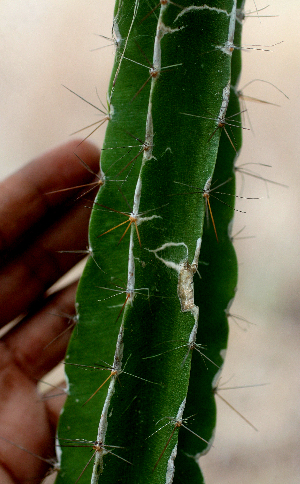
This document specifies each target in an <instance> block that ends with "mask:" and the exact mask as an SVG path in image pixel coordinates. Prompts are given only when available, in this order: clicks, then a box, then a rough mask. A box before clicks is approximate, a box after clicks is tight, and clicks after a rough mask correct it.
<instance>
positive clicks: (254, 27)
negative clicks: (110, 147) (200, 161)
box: [0, 0, 300, 484]
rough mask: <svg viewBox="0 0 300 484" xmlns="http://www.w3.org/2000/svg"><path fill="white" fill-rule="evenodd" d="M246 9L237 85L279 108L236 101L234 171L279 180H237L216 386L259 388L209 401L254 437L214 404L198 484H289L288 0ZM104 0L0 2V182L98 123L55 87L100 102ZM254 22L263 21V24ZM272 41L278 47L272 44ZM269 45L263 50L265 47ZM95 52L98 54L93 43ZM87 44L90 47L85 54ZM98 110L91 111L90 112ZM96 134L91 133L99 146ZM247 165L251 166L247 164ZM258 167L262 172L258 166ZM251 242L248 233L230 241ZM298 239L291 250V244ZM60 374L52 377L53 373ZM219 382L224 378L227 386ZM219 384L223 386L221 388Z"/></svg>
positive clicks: (292, 53) (295, 366)
mask: <svg viewBox="0 0 300 484" xmlns="http://www.w3.org/2000/svg"><path fill="white" fill-rule="evenodd" d="M269 3H270V5H269V6H268V7H267V5H268V4H267V3H266V2H265V0H256V6H257V8H258V9H263V8H264V7H267V8H265V9H264V10H262V11H261V12H260V15H261V17H260V18H258V17H257V14H256V13H255V4H254V1H253V0H248V1H247V3H246V11H247V12H254V13H249V17H247V18H246V20H245V25H244V34H243V45H244V46H249V47H251V46H253V44H255V45H257V46H258V49H266V50H255V49H245V50H243V74H242V78H241V82H240V87H241V88H243V86H244V85H245V84H246V83H248V82H249V81H251V80H253V79H257V78H259V79H262V80H266V81H269V82H271V83H273V84H275V85H276V86H277V87H278V88H279V89H281V90H282V91H284V93H285V94H286V95H287V96H289V100H287V99H286V98H285V97H284V96H283V95H282V94H281V93H280V92H278V91H277V90H276V89H275V88H274V87H272V86H271V85H268V84H266V83H263V82H253V83H252V84H250V85H249V86H247V87H245V90H244V91H243V92H244V95H247V96H252V97H256V98H259V99H262V100H265V101H269V102H271V103H275V104H279V105H280V107H276V106H272V105H268V104H262V103H254V102H251V101H247V100H246V101H245V102H246V107H247V110H248V111H247V116H246V117H245V120H244V123H245V126H247V127H249V119H248V116H249V118H250V122H251V126H252V130H251V131H244V145H243V150H242V153H241V155H240V157H239V160H238V165H244V164H247V165H245V166H244V169H251V170H253V171H254V172H255V173H258V174H259V175H260V176H263V177H266V178H269V179H271V180H274V181H276V182H277V183H282V184H285V185H288V188H284V187H281V186H279V185H276V184H271V183H268V184H267V185H266V184H265V183H264V182H263V181H261V180H259V179H256V178H254V177H250V176H245V177H244V178H243V177H242V176H241V174H238V175H237V179H238V183H239V185H238V193H241V194H243V195H244V196H246V197H262V198H261V199H260V200H259V201H256V200H254V201H251V200H248V201H246V202H243V201H242V200H237V203H236V207H237V209H240V210H246V211H247V215H244V214H241V213H238V212H237V213H236V221H235V228H234V230H233V233H236V232H238V231H239V230H241V229H242V228H243V227H244V226H245V225H246V227H245V228H244V230H243V232H242V233H240V234H239V235H238V236H237V239H236V240H235V247H236V250H237V253H238V259H239V263H240V268H239V285H238V292H237V296H236V300H235V303H234V306H233V307H232V313H233V314H236V315H238V316H241V317H243V318H246V319H247V320H249V321H250V322H251V323H252V324H247V323H245V322H243V321H241V320H237V319H236V320H235V321H234V320H233V319H232V318H231V320H230V330H231V331H230V341H229V349H228V352H227V359H226V364H225V367H224V371H223V374H222V380H221V383H220V384H221V385H222V384H224V387H226V386H230V387H232V386H244V385H260V384H263V383H267V384H268V385H266V386H254V387H250V388H241V389H236V390H227V391H226V392H225V391H223V392H222V393H221V390H220V394H221V396H223V397H224V398H226V399H227V400H228V401H229V402H230V404H231V405H233V406H234V407H236V409H237V410H238V411H239V412H241V413H242V414H243V415H244V416H245V417H246V418H247V419H249V420H250V421H251V422H252V424H253V425H255V426H256V427H257V428H258V432H255V431H254V430H253V429H252V428H251V427H250V426H249V425H247V424H246V423H245V422H244V421H243V420H242V419H241V418H240V417H239V416H238V415H237V414H235V413H234V412H233V411H232V410H231V409H230V408H229V407H228V406H227V405H226V404H225V403H224V402H223V401H221V400H220V399H217V400H218V401H217V404H218V425H217V429H216V438H215V442H214V447H213V448H212V449H211V450H210V452H209V453H208V454H207V456H205V457H202V458H201V461H202V467H203V470H204V474H205V478H206V484H229V483H230V484H238V483H239V484H240V483H241V482H242V483H243V484H271V483H272V484H282V483H283V482H284V483H285V484H296V483H299V482H300V443H299V430H300V379H299V376H300V373H299V367H300V352H299V347H300V324H299V309H300V299H299V283H300V281H299V279H300V275H299V269H300V260H299V245H300V242H299V234H300V217H299V212H298V210H299V207H300V205H299V195H300V187H299V185H300V170H299V168H298V163H299V155H298V153H299V151H300V136H299V115H298V113H299V111H300V87H299V78H300V76H299V74H300V72H299V71H300V61H299V40H300V38H299V15H300V4H299V0H289V2H282V1H281V0H270V2H269ZM113 6H114V0H102V1H98V0H97V1H96V0H88V1H85V2H82V1H80V2H79V1H76V0H72V1H71V0H64V1H57V0H47V1H42V2H41V1H38V0H25V1H23V2H20V1H17V0H9V1H8V0H2V2H1V3H0V25H1V27H0V39H1V40H0V57H1V62H0V84H1V98H0V119H1V121H0V122H1V130H0V150H1V162H0V177H1V178H4V177H5V176H7V175H8V174H9V173H12V172H13V171H15V170H16V169H18V168H19V167H20V166H22V165H23V164H24V163H26V162H27V161H29V160H31V159H32V158H33V157H35V156H37V155H38V154H40V153H41V152H42V151H44V150H47V149H49V148H51V147H53V146H55V145H57V144H58V143H61V142H63V141H65V140H67V139H68V137H69V135H70V133H72V132H74V131H76V130H78V129H80V128H82V127H84V126H87V125H89V124H91V123H93V122H95V121H97V116H98V114H99V113H98V112H97V111H96V110H95V109H93V108H92V107H91V106H89V105H87V104H86V103H84V102H83V101H81V100H80V99H78V98H76V96H74V95H73V94H71V93H70V92H68V91H67V90H66V89H64V88H63V87H62V84H64V85H66V86H67V87H68V88H70V89H72V90H73V91H75V92H76V93H78V94H80V95H81V96H82V97H84V98H85V99H87V100H89V101H90V102H92V103H93V104H96V105H97V106H100V103H99V100H98V98H97V94H96V89H97V91H98V94H99V97H100V98H101V100H102V101H103V102H104V103H105V96H106V89H107V85H108V80H109V76H110V70H111V66H112V62H113V56H114V47H113V46H108V47H105V46H107V45H108V44H110V42H109V41H107V40H105V39H103V38H102V37H100V36H99V35H104V36H106V37H111V25H112V12H113ZM264 16H268V17H267V18H266V17H264ZM281 41H283V42H282V43H280V42H281ZM273 44H278V45H274V46H273V47H267V46H271V45H273ZM100 47H102V48H100ZM96 49H97V50H96ZM100 107H101V106H100ZM103 134H104V130H103V129H99V130H98V131H96V133H95V134H94V135H93V136H92V140H93V141H94V143H96V144H98V145H99V146H101V143H102V139H103ZM248 163H251V164H252V165H248ZM256 163H262V164H267V165H271V167H268V168H267V167H263V166H260V165H255V164H256ZM248 236H251V237H252V236H254V238H243V239H241V238H239V237H248ZM298 244H299V245H298ZM56 378H58V379H59V378H60V376H58V377H56ZM229 380H230V381H229ZM226 382H228V383H226Z"/></svg>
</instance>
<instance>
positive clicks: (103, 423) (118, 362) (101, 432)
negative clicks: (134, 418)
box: [91, 324, 124, 484]
mask: <svg viewBox="0 0 300 484" xmlns="http://www.w3.org/2000/svg"><path fill="white" fill-rule="evenodd" d="M123 337H124V326H123V324H121V327H120V331H119V334H118V340H117V345H116V351H115V355H114V363H113V368H114V374H113V375H112V377H111V380H110V384H109V387H108V392H107V396H106V399H105V402H104V406H103V409H102V413H101V418H100V422H99V427H98V434H97V442H101V443H102V445H103V446H104V445H105V436H106V431H107V425H108V421H107V418H108V412H109V407H110V403H111V399H112V397H113V394H114V393H115V385H116V380H117V377H118V374H119V373H120V372H121V367H122V359H123V349H124V343H123ZM104 455H105V453H104V452H96V454H95V460H94V465H93V473H92V478H91V484H98V479H99V476H100V474H101V473H102V472H103V456H104Z"/></svg>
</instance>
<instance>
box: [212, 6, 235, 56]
mask: <svg viewBox="0 0 300 484" xmlns="http://www.w3.org/2000/svg"><path fill="white" fill-rule="evenodd" d="M236 3H237V0H233V5H232V10H231V13H230V16H229V17H230V21H229V29H228V38H227V41H226V42H225V44H224V45H219V46H216V49H220V50H221V51H222V52H224V54H227V55H229V56H232V52H233V51H234V44H233V39H234V32H235V22H236V11H237V9H236V7H237V5H236Z"/></svg>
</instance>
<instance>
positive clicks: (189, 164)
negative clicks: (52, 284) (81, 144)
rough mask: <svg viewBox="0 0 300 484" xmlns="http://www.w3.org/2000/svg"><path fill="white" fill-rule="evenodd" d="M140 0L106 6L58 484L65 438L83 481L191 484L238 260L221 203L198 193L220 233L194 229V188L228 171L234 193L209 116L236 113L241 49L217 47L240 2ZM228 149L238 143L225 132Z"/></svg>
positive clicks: (209, 427) (208, 419) (75, 474)
mask: <svg viewBox="0 0 300 484" xmlns="http://www.w3.org/2000/svg"><path fill="white" fill-rule="evenodd" d="M149 3H150V2H146V1H138V0H135V2H134V1H132V0H123V1H122V0H120V1H119V2H117V5H116V8H115V20H114V31H115V35H116V38H117V41H118V42H117V44H118V48H117V54H116V61H115V66H114V70H113V73H112V77H111V83H110V87H109V98H108V99H109V101H108V105H109V115H110V120H109V122H108V127H107V131H106V138H105V143H104V150H103V152H102V157H101V169H102V175H103V182H104V184H103V186H102V187H101V189H100V191H99V194H98V196H97V200H96V203H95V205H94V209H93V212H92V216H91V221H90V232H89V237H90V248H89V251H90V258H89V260H88V262H87V265H86V268H85V270H84V273H83V275H82V278H81V281H80V284H79V288H78V293H77V311H78V325H77V328H76V329H75V331H74V334H73V336H72V340H71V343H70V345H69V348H68V352H67V356H66V363H70V364H67V365H66V374H67V381H68V383H69V397H68V399H67V402H66V405H65V408H64V411H63V414H62V416H61V419H60V424H59V431H58V438H59V443H60V445H61V450H62V459H61V470H60V472H59V474H58V477H57V481H56V482H57V484H60V483H65V484H71V483H75V482H76V480H77V479H78V478H79V476H80V475H81V473H82V471H83V469H84V467H85V466H86V464H87V462H88V461H89V459H90V457H91V450H90V448H86V449H85V448H83V447H80V448H78V449H75V448H74V447H71V446H70V445H73V446H77V445H80V442H79V441H77V442H76V441H75V442H74V443H71V444H70V441H68V440H66V439H80V440H82V441H85V440H86V441H96V440H97V442H98V443H99V446H98V447H95V448H94V452H95V461H94V458H93V459H92V461H94V462H93V463H92V462H91V463H90V464H89V466H88V467H87V468H86V469H85V471H84V472H83V474H82V475H81V477H80V483H82V484H85V483H89V482H92V483H93V484H96V483H98V482H101V483H109V484H114V483H119V482H122V483H124V484H125V483H127V482H128V483H135V484H138V483H143V484H146V483H150V482H151V484H163V483H168V484H169V483H171V482H175V483H178V484H179V483H181V482H187V479H191V480H192V482H193V483H199V484H200V483H202V482H203V477H202V475H201V471H200V468H199V466H198V463H197V462H196V457H198V456H200V454H201V453H202V452H205V451H206V450H208V448H209V446H210V442H211V440H212V437H213V432H214V428H215V423H216V422H215V421H216V407H215V400H214V395H213V387H214V385H215V382H216V375H217V374H219V369H220V367H221V366H222V364H223V356H224V350H225V349H226V345H227V336H228V323H227V317H226V310H227V307H228V306H229V303H230V301H231V300H232V299H233V297H234V293H235V287H236V283H237V262H236V257H235V252H234V249H233V246H232V243H231V240H230V233H229V227H230V224H231V221H232V218H233V208H231V207H229V206H227V205H224V204H223V203H220V202H218V201H217V200H213V199H212V198H210V203H211V206H212V211H213V216H214V220H215V223H216V227H217V235H218V241H219V242H218V241H217V239H216V234H215V232H214V229H213V225H212V224H211V223H210V225H209V227H207V225H206V223H205V202H206V200H205V199H204V197H203V191H204V190H207V189H209V185H210V182H211V179H212V178H213V176H214V179H215V180H218V181H217V184H219V183H221V182H223V181H226V180H228V178H231V180H230V182H228V183H227V184H226V185H224V186H222V191H224V192H225V191H228V193H234V185H235V183H234V174H233V163H234V159H235V157H236V152H235V151H234V149H233V147H232V146H231V144H230V142H229V140H228V137H227V136H226V133H225V132H224V130H223V129H216V128H217V124H218V122H217V121H216V120H219V122H221V121H222V119H223V117H224V116H225V115H226V111H227V108H228V111H227V114H228V115H230V114H234V113H236V112H239V107H238V98H237V96H236V94H235V90H234V86H235V85H236V83H237V80H238V73H239V68H240V52H239V51H234V52H233V55H232V50H233V49H231V47H232V42H233V35H234V31H235V24H236V25H237V26H238V29H237V31H236V37H235V42H236V43H237V42H238V41H239V38H240V24H239V22H236V9H237V8H241V7H243V5H242V2H241V1H240V2H238V5H237V4H236V0H214V1H210V2H207V3H206V4H205V5H204V4H200V3H198V2H195V3H194V4H193V7H191V8H188V7H189V6H190V4H189V3H188V2H187V1H186V0H185V1H184V2H181V3H180V5H181V6H180V7H179V6H178V5H177V4H173V3H171V2H167V1H162V2H161V5H159V6H158V7H157V8H156V9H155V11H154V12H153V13H152V14H150V15H148V14H149V12H150V10H151V7H149ZM152 3H153V2H152ZM152 3H151V4H152ZM154 7H155V4H153V8H154ZM182 7H184V8H182ZM164 26H167V27H164ZM145 57H146V58H148V59H151V62H153V66H152V74H153V77H151V80H149V82H147V83H146V84H145V86H144V87H143V89H142V90H141V91H140V92H139V94H138V95H137V96H136V93H137V92H138V91H139V89H140V88H141V86H143V85H144V83H145V81H146V80H147V76H148V71H147V69H145V67H142V66H141V65H139V64H137V63H141V64H146V60H145ZM129 59H130V60H129ZM133 61H135V62H133ZM232 62H233V66H232V65H231V63H232ZM168 66H173V67H169V68H168V69H161V68H164V67H168ZM231 71H232V85H233V88H231V89H230V78H231ZM230 90H231V97H230V106H229V107H228V101H229V93H230ZM191 115H192V116H191ZM195 116H199V117H195ZM201 116H203V117H201ZM214 131H215V132H214ZM213 133H214V134H213ZM133 137H135V138H138V139H140V140H143V141H142V143H141V142H140V141H136V140H135V139H134V138H133ZM234 143H235V144H236V145H237V150H239V149H240V145H241V133H240V132H239V131H238V130H237V129H235V132H234ZM128 145H134V146H135V145H142V146H135V147H134V148H132V149H129V148H126V147H127V146H128ZM112 148H114V149H112ZM132 160H133V161H132ZM178 182H179V183H178ZM186 185H187V186H186ZM195 187H197V188H195ZM226 202H227V200H226ZM229 203H230V205H231V206H233V202H232V199H230V201H229ZM128 205H129V207H130V208H129V207H128ZM126 212H130V213H131V219H129V216H127V220H128V223H127V224H126V223H124V224H123V225H122V226H121V227H118V228H115V229H113V228H114V227H115V226H117V225H118V224H121V223H123V222H126V215H124V214H125V213H126ZM129 224H130V227H129V228H128V231H127V233H126V234H125V236H124V237H123V238H122V240H121V241H120V239H121V237H122V235H123V233H124V231H125V229H126V228H127V227H128V226H129ZM110 229H113V230H111V231H110ZM198 266H199V267H198ZM197 270H199V273H200V275H201V279H200V278H199V277H198V275H197ZM121 285H123V286H124V290H123V289H121V290H120V294H118V291H117V286H121ZM111 290H113V292H111ZM114 291H117V292H114ZM122 291H123V292H122ZM113 294H117V295H116V296H115V297H113V298H109V296H111V295H113ZM108 298H109V299H108ZM122 307H123V309H122V311H121V314H120V310H121V308H122ZM118 315H119V317H118ZM195 343H197V344H199V345H206V349H205V350H203V352H204V353H205V354H206V355H207V357H208V358H209V359H210V360H211V362H210V361H207V360H206V363H204V361H205V360H204V359H203V358H201V355H199V353H198V351H196V350H197V347H195ZM110 365H111V366H110ZM91 367H96V368H95V369H94V370H93V369H92V368H91ZM109 376H110V378H109V379H108V381H107V382H106V383H104V385H103V387H102V388H101V389H100V390H99V391H98V392H97V393H96V394H95V395H94V396H93V398H92V399H91V400H90V401H88V402H87V403H86V404H85V402H86V401H87V400H88V398H89V397H90V396H91V395H92V394H93V393H94V392H95V390H96V389H97V388H98V387H99V386H100V385H101V383H103V382H104V381H105V380H106V379H107V378H108V377H109ZM83 405H84V406H83ZM188 417H191V418H188ZM183 418H187V420H184V421H183V424H184V426H183V425H180V423H182V419H183ZM176 422H177V425H176ZM186 427H187V428H188V429H190V430H188V429H187V428H186ZM191 431H192V432H194V433H192V432H191ZM195 434H197V435H195ZM202 439H204V440H202ZM208 442H209V444H208ZM167 443H168V445H166V444H167ZM64 445H66V446H64ZM82 445H83V446H88V445H89V444H85V442H84V443H83V444H82ZM106 446H107V447H106ZM110 446H112V447H110ZM113 446H115V448H114V447H113ZM115 454H116V455H115ZM176 454H177V457H176ZM117 456H119V457H117Z"/></svg>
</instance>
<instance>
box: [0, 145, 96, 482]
mask: <svg viewBox="0 0 300 484" xmlns="http://www.w3.org/2000/svg"><path fill="white" fill-rule="evenodd" d="M74 151H76V153H77V154H78V156H79V157H80V158H82V159H83V160H84V162H85V163H86V164H87V165H88V166H89V167H90V169H91V171H92V172H94V173H97V171H98V169H99V150H98V149H97V148H96V147H95V146H94V145H92V144H91V143H88V142H85V143H84V144H82V145H80V146H78V141H77V142H76V141H72V142H71V143H66V144H64V145H62V146H60V147H58V148H55V149H53V150H51V151H49V152H47V153H45V154H43V155H42V156H40V157H39V158H37V159H36V160H34V161H33V162H31V163H29V164H28V165H26V166H25V167H24V168H23V169H22V170H20V171H18V172H17V173H15V174H14V175H12V176H11V177H9V178H8V179H7V180H5V181H4V182H2V183H1V184H0V250H1V254H2V258H1V265H0V287H1V292H0V321H1V323H0V327H3V326H5V325H6V324H7V323H9V322H10V321H11V320H12V319H14V318H16V317H19V316H21V315H24V314H26V316H25V317H23V319H21V321H20V323H18V324H17V326H15V327H14V328H13V329H12V330H10V331H9V332H8V333H7V334H5V335H4V337H3V338H2V339H1V340H0V482H1V484H16V483H18V484H19V483H25V482H26V483H28V482H30V483H38V482H40V481H41V479H42V477H43V476H44V474H45V472H46V471H47V469H49V463H47V460H49V459H50V458H52V457H54V455H55V448H54V445H55V439H54V437H55V430H56V425H57V420H58V416H59V413H60V410H61V407H62V405H63V401H64V397H63V396H61V397H57V398H51V399H42V398H41V396H40V395H39V394H38V393H37V383H38V380H39V379H41V378H42V377H43V375H45V374H46V373H47V372H49V371H50V370H51V369H53V368H54V367H55V366H56V365H57V364H58V363H59V362H60V361H61V360H62V359H63V357H64V354H65V350H66V346H67V343H68V340H69V337H70V332H71V331H66V332H64V333H63V331H64V330H65V329H66V328H68V325H69V322H70V318H68V317H61V316H59V314H67V315H70V316H72V315H74V314H75V309H74V300H75V292H76V286H77V283H74V284H72V285H70V286H68V287H67V288H65V289H63V290H61V291H59V292H58V293H56V294H53V295H51V296H48V297H47V295H46V296H45V292H46V291H47V289H48V288H49V287H50V286H51V285H52V284H54V283H55V282H56V281H57V280H58V279H59V278H60V277H61V276H62V275H63V274H64V273H65V272H67V271H68V270H69V269H70V268H71V267H72V266H73V265H74V264H76V263H77V262H79V260H80V258H82V257H83V256H84V254H81V255H80V254H78V252H77V253H75V252H74V253H61V252H59V251H84V250H85V249H86V247H87V245H88V236H87V228H88V220H89V216H90V211H89V210H88V209H87V208H86V207H85V205H86V195H85V196H84V199H78V200H77V201H76V202H74V200H75V199H77V198H78V194H79V192H80V189H74V190H64V189H66V188H69V187H74V186H78V185H83V184H85V183H89V182H92V181H94V180H93V175H92V173H90V172H89V171H88V170H87V169H86V168H85V167H84V166H83V164H81V163H80V162H79V161H78V158H76V156H75V155H74V153H73V152H74ZM81 190H82V189H81ZM85 191H86V189H85V190H84V192H85ZM50 192H55V193H50ZM91 193H94V191H93V192H91ZM91 193H90V194H89V197H90V198H92V196H91ZM59 335H61V336H60V337H58V336H59ZM49 343H51V344H49ZM47 345H49V346H47ZM56 393H57V392H56ZM12 443H14V444H16V445H18V446H20V447H23V448H24V449H26V450H28V451H30V452H31V453H32V454H30V453H28V452H26V451H24V450H22V449H21V448H20V447H17V446H16V445H13V444H12ZM33 454H35V455H37V456H40V457H41V458H40V459H39V458H37V457H36V456H35V455H33ZM42 459H46V460H45V461H43V460H42Z"/></svg>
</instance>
